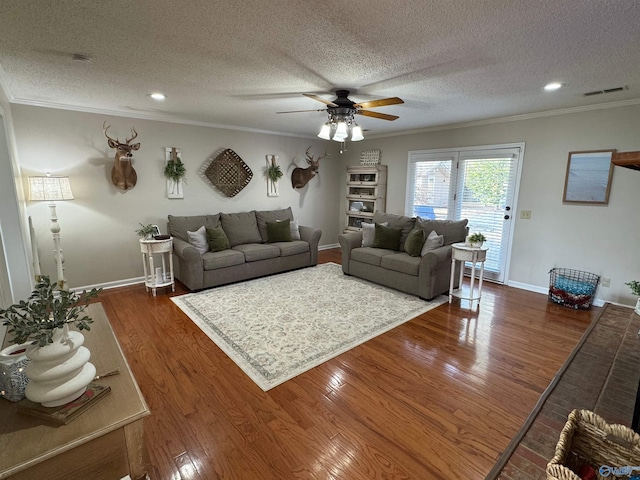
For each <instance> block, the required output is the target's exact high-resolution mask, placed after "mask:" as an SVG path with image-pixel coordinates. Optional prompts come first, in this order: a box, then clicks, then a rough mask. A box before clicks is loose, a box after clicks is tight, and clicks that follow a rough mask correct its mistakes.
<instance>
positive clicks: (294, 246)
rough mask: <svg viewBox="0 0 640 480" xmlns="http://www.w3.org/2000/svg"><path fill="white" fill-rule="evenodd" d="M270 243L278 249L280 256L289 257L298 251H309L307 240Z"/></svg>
mask: <svg viewBox="0 0 640 480" xmlns="http://www.w3.org/2000/svg"><path fill="white" fill-rule="evenodd" d="M271 245H273V246H275V247H278V248H279V249H280V256H281V257H290V256H291V255H297V254H299V253H306V252H308V251H309V242H304V241H302V240H293V241H291V242H281V243H272V244H271Z"/></svg>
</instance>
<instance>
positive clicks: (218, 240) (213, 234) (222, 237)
mask: <svg viewBox="0 0 640 480" xmlns="http://www.w3.org/2000/svg"><path fill="white" fill-rule="evenodd" d="M207 243H208V244H209V250H210V251H211V252H220V251H222V250H228V249H229V248H231V245H229V239H228V238H227V234H226V233H224V230H223V229H222V227H216V228H207Z"/></svg>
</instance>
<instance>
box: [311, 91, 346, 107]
mask: <svg viewBox="0 0 640 480" xmlns="http://www.w3.org/2000/svg"><path fill="white" fill-rule="evenodd" d="M302 95H304V96H305V97H309V98H313V99H314V100H317V101H318V102H322V103H324V104H325V105H329V106H330V107H337V106H338V105H336V104H335V103H333V102H330V101H329V100H325V99H324V98H322V97H319V96H318V95H313V94H312V93H303V94H302Z"/></svg>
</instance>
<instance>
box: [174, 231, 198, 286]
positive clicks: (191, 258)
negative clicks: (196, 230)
mask: <svg viewBox="0 0 640 480" xmlns="http://www.w3.org/2000/svg"><path fill="white" fill-rule="evenodd" d="M173 255H174V256H175V257H176V260H177V261H176V262H174V263H176V265H174V266H175V267H176V278H177V279H178V280H180V281H181V282H182V283H184V284H185V285H186V286H187V287H188V288H189V289H190V290H199V289H201V288H203V287H204V266H203V262H202V255H200V254H199V253H198V251H197V250H196V249H195V248H194V247H193V245H191V244H190V243H189V242H185V241H184V240H182V239H181V238H177V237H173Z"/></svg>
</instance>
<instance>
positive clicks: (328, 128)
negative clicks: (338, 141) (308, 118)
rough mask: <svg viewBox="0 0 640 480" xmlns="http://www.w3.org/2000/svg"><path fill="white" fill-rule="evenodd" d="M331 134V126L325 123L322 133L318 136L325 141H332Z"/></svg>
mask: <svg viewBox="0 0 640 480" xmlns="http://www.w3.org/2000/svg"><path fill="white" fill-rule="evenodd" d="M330 133H331V126H329V124H328V123H325V124H324V125H322V128H321V129H320V133H319V134H318V136H319V137H320V138H324V139H325V140H331V137H330V136H329V134H330Z"/></svg>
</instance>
